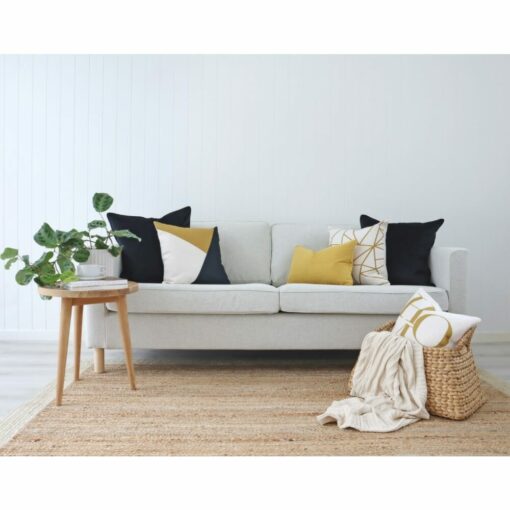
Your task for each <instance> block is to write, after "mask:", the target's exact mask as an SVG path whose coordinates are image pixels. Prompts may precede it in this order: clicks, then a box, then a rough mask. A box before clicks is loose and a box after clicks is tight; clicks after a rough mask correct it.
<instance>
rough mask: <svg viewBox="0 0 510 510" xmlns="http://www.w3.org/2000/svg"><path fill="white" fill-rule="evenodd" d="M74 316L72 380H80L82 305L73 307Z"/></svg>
mask: <svg viewBox="0 0 510 510" xmlns="http://www.w3.org/2000/svg"><path fill="white" fill-rule="evenodd" d="M75 311H76V315H75V316H74V380H75V381H79V380H80V358H81V329H82V323H83V305H78V306H76V307H75Z"/></svg>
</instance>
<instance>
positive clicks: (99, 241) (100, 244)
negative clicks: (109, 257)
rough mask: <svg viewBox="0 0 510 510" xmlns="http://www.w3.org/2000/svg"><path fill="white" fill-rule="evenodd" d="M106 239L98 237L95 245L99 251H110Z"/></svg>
mask: <svg viewBox="0 0 510 510" xmlns="http://www.w3.org/2000/svg"><path fill="white" fill-rule="evenodd" d="M105 239H106V238H105V237H99V236H98V237H97V239H96V241H95V243H94V245H95V247H96V248H97V249H98V250H106V249H108V244H106V242H105Z"/></svg>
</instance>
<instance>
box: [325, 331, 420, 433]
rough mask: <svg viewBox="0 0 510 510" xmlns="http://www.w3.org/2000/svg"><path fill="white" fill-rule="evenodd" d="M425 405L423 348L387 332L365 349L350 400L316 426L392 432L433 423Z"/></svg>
mask: <svg viewBox="0 0 510 510" xmlns="http://www.w3.org/2000/svg"><path fill="white" fill-rule="evenodd" d="M426 400H427V383H426V380H425V369H424V367H423V348H422V346H421V345H420V344H419V343H418V342H417V341H416V340H413V339H408V338H404V337H402V336H399V335H395V334H394V333H392V332H388V331H382V332H380V333H369V334H368V335H367V336H366V337H365V338H364V339H363V343H362V345H361V351H360V354H359V358H358V362H357V364H356V368H355V371H354V375H353V379H352V389H351V398H346V399H345V400H338V401H335V402H333V403H332V404H331V406H329V407H328V409H327V410H326V412H325V413H324V414H321V415H320V416H318V417H317V420H318V421H319V423H320V424H321V425H324V424H326V423H330V422H334V421H336V422H337V424H338V426H339V427H340V428H342V429H345V428H348V427H352V428H353V429H357V430H362V431H367V432H391V431H393V430H398V429H400V428H402V427H405V426H406V425H410V424H411V423H414V422H416V421H418V420H419V419H421V418H424V419H428V418H429V413H428V412H427V410H426V409H425V402H426Z"/></svg>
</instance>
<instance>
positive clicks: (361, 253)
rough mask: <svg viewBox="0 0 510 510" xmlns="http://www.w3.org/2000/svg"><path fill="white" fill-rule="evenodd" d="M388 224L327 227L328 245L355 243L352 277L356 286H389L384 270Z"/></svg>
mask: <svg viewBox="0 0 510 510" xmlns="http://www.w3.org/2000/svg"><path fill="white" fill-rule="evenodd" d="M387 228H388V223H387V222H385V221H381V222H380V223H377V224H376V225H373V226H371V227H366V228H362V229H358V230H355V229H348V230H345V229H343V228H338V227H329V244H330V246H331V245H334V244H344V243H347V242H349V241H353V240H354V241H356V242H357V246H356V247H355V248H354V262H353V266H352V277H353V279H354V283H356V284H358V285H389V283H390V282H389V281H388V271H387V269H386V230H387Z"/></svg>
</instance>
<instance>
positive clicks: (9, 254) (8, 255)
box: [0, 248, 18, 260]
mask: <svg viewBox="0 0 510 510" xmlns="http://www.w3.org/2000/svg"><path fill="white" fill-rule="evenodd" d="M17 256H18V250H17V249H16V248H5V250H4V251H3V252H2V254H1V255H0V259H1V260H7V259H12V258H14V257H17Z"/></svg>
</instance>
